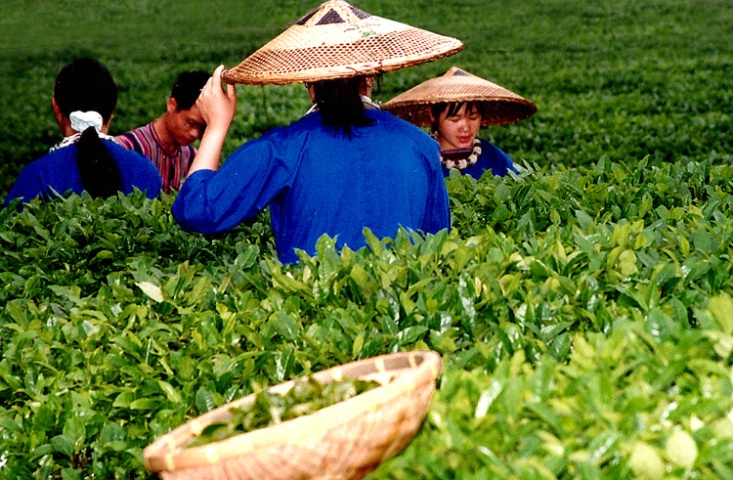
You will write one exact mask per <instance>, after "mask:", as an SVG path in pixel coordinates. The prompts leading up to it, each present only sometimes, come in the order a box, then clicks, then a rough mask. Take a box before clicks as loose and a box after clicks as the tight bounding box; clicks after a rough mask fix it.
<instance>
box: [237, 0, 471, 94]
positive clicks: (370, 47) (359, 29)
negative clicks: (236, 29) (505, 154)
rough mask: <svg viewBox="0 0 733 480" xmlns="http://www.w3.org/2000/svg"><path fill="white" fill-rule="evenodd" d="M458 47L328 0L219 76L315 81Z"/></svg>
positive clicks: (250, 80) (412, 60) (388, 68)
mask: <svg viewBox="0 0 733 480" xmlns="http://www.w3.org/2000/svg"><path fill="white" fill-rule="evenodd" d="M462 48H463V44H462V43H461V42H460V40H458V39H455V38H452V37H446V36H443V35H438V34H435V33H432V32H429V31H427V30H422V29H419V28H415V27H411V26H410V25H406V24H404V23H399V22H395V21H392V20H388V19H385V18H381V17H377V16H375V15H370V14H369V13H366V12H363V11H361V10H359V9H356V8H354V7H352V6H351V5H349V4H348V3H346V2H344V1H342V0H329V1H327V2H325V3H324V4H322V5H321V6H320V7H319V8H318V9H316V10H314V11H313V12H311V13H309V14H308V15H306V16H305V17H303V18H302V19H301V20H299V21H298V22H296V23H295V24H293V25H291V26H290V27H289V28H288V29H287V30H285V31H284V32H282V33H281V34H280V35H278V36H277V37H275V38H274V39H272V40H271V41H269V42H268V43H267V44H265V45H264V46H263V47H262V48H260V49H259V50H257V51H256V52H254V53H253V54H252V55H250V56H249V57H247V58H246V59H245V60H244V61H243V62H242V63H240V64H239V65H237V66H236V67H233V68H231V69H229V70H227V71H225V72H224V74H223V76H224V80H226V81H227V82H229V83H244V84H251V85H263V84H285V83H292V82H315V81H319V80H327V79H334V78H344V77H352V76H356V75H374V74H378V73H382V72H387V71H391V70H396V69H398V68H403V67H409V66H412V65H417V64H419V63H424V62H429V61H431V60H435V59H438V58H442V57H445V56H448V55H452V54H454V53H457V52H458V51H460V50H461V49H462Z"/></svg>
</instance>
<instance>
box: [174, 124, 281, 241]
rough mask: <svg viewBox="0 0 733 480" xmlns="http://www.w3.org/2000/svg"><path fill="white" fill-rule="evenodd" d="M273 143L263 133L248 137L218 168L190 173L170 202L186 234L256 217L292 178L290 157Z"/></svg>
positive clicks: (211, 230) (222, 228) (226, 227)
mask: <svg viewBox="0 0 733 480" xmlns="http://www.w3.org/2000/svg"><path fill="white" fill-rule="evenodd" d="M278 143H279V142H277V141H275V140H273V139H272V138H271V137H265V136H263V137H260V138H259V139H256V140H251V141H249V142H247V143H246V144H244V145H242V146H241V147H240V148H239V149H238V150H237V151H235V152H234V153H233V154H232V155H231V156H230V157H229V158H227V159H226V160H225V161H224V164H223V165H222V166H221V168H220V169H219V170H216V171H214V170H199V171H196V172H194V173H192V174H191V175H189V177H188V178H187V179H186V181H185V182H184V183H183V185H182V186H181V189H180V190H179V192H178V195H177V196H176V199H175V201H174V202H173V207H172V213H173V217H174V218H175V219H176V221H177V222H178V223H179V225H180V226H181V227H182V228H183V229H184V230H187V231H190V232H198V233H217V232H224V231H227V230H231V229H232V228H234V227H236V226H237V225H238V224H239V223H241V222H242V221H244V220H247V219H251V218H254V217H255V216H257V214H258V213H259V212H261V211H262V210H264V209H265V208H266V207H267V206H268V205H269V204H270V203H271V202H272V201H273V200H274V199H275V198H276V197H277V196H278V195H279V194H280V193H281V192H283V191H284V190H285V189H287V188H288V186H289V184H290V182H291V177H292V172H291V170H292V169H291V167H290V165H291V164H292V163H293V159H288V158H286V157H287V150H286V149H283V150H279V149H278V148H277V145H278ZM281 145H282V144H281Z"/></svg>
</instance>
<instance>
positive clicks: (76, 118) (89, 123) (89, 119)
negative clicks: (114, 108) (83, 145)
mask: <svg viewBox="0 0 733 480" xmlns="http://www.w3.org/2000/svg"><path fill="white" fill-rule="evenodd" d="M69 120H71V128H73V129H74V130H75V131H77V132H83V131H84V130H86V129H87V128H89V127H94V130H96V131H97V134H99V133H100V132H101V131H102V125H104V119H103V118H102V115H100V114H99V112H95V111H94V110H90V111H88V112H82V111H80V110H76V111H73V112H71V115H69Z"/></svg>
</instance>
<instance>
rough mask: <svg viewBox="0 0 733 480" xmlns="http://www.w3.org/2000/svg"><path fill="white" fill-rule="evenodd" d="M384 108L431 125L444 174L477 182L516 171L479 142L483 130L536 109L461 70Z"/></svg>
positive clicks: (507, 159)
mask: <svg viewBox="0 0 733 480" xmlns="http://www.w3.org/2000/svg"><path fill="white" fill-rule="evenodd" d="M382 108H383V109H385V110H387V111H390V112H392V113H394V114H395V115H397V116H399V117H402V118H404V119H405V120H408V121H410V122H412V123H414V124H416V125H419V126H423V127H430V131H431V135H432V136H433V138H435V140H437V141H438V143H439V144H440V152H441V165H442V167H443V173H444V175H445V176H448V175H450V171H451V170H453V169H457V170H458V171H460V172H461V175H470V176H471V177H474V178H480V177H481V176H482V175H483V174H484V172H487V171H489V172H491V173H492V174H493V175H496V176H504V175H506V174H507V173H508V172H510V171H511V172H516V171H517V169H516V168H515V167H514V163H513V162H512V160H511V158H510V157H509V155H507V154H506V153H505V152H504V151H503V150H501V149H500V148H499V147H497V146H496V145H493V144H492V143H491V142H489V141H487V140H484V139H480V138H478V133H479V129H480V128H481V127H486V126H489V125H501V124H504V123H510V122H516V121H519V120H522V119H525V118H528V117H530V116H532V115H534V113H535V112H536V111H537V107H536V106H535V105H534V103H532V102H531V101H529V100H527V99H525V98H522V97H520V96H519V95H517V94H515V93H513V92H510V91H509V90H507V89H505V88H503V87H500V86H499V85H496V84H494V83H491V82H489V81H488V80H484V79H482V78H479V77H477V76H475V75H472V74H470V73H468V72H466V71H465V70H461V69H460V68H457V67H451V68H450V69H449V70H448V71H447V72H446V73H445V74H443V75H441V76H439V77H435V78H431V79H430V80H427V81H425V82H423V83H421V84H419V85H417V86H415V87H413V88H411V89H410V90H408V91H406V92H404V93H402V94H400V95H398V96H396V97H395V98H393V99H392V100H390V101H388V102H386V103H384V105H383V106H382Z"/></svg>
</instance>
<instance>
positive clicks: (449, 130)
mask: <svg viewBox="0 0 733 480" xmlns="http://www.w3.org/2000/svg"><path fill="white" fill-rule="evenodd" d="M466 108H467V107H466V105H465V104H464V105H462V106H461V108H460V109H459V110H458V111H457V112H455V115H451V116H448V110H450V109H449V108H446V109H445V110H443V111H442V112H441V113H440V116H439V117H438V142H439V143H440V149H441V150H457V149H461V148H472V147H473V139H474V138H476V135H478V130H479V128H481V113H480V112H479V111H478V110H477V109H476V108H472V109H470V110H468V111H467V110H466Z"/></svg>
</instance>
